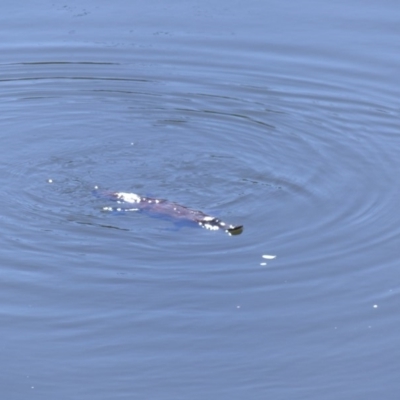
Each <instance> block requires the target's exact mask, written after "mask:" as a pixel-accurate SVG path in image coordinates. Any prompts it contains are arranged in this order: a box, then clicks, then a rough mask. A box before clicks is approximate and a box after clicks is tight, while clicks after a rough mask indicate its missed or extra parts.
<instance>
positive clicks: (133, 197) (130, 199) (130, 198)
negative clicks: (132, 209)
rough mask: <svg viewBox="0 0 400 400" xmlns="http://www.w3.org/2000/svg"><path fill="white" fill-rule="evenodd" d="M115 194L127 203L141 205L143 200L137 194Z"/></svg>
mask: <svg viewBox="0 0 400 400" xmlns="http://www.w3.org/2000/svg"><path fill="white" fill-rule="evenodd" d="M115 194H116V196H117V197H118V198H119V199H121V200H123V201H126V202H127V203H140V200H141V198H140V196H138V195H137V194H135V193H125V192H118V193H115Z"/></svg>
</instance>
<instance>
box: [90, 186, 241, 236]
mask: <svg viewBox="0 0 400 400" xmlns="http://www.w3.org/2000/svg"><path fill="white" fill-rule="evenodd" d="M95 194H96V195H98V196H99V197H103V198H107V199H109V200H113V201H116V202H117V203H118V204H121V206H118V207H103V210H105V211H145V212H149V213H151V214H155V215H160V216H166V217H169V218H172V219H173V220H176V221H177V222H178V221H190V222H193V223H197V224H198V225H200V226H201V227H202V228H205V229H209V230H212V231H216V230H219V229H221V230H223V231H224V232H226V233H228V234H229V235H240V234H241V233H242V232H243V226H241V225H240V226H236V225H229V224H227V223H225V222H223V221H221V220H220V219H218V218H216V217H212V216H211V215H207V214H205V213H203V212H202V211H198V210H192V209H191V208H188V207H185V206H182V205H180V204H177V203H174V202H171V201H168V200H164V199H155V198H152V197H142V196H139V195H138V194H135V193H126V192H97V191H96V192H95ZM130 205H132V206H133V207H132V208H130Z"/></svg>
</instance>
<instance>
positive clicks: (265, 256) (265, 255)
mask: <svg viewBox="0 0 400 400" xmlns="http://www.w3.org/2000/svg"><path fill="white" fill-rule="evenodd" d="M262 258H265V259H267V260H273V259H274V258H276V256H271V255H269V254H263V256H262Z"/></svg>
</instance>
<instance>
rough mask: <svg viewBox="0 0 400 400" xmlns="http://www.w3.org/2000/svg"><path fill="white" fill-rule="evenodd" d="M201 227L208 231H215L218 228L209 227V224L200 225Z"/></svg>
mask: <svg viewBox="0 0 400 400" xmlns="http://www.w3.org/2000/svg"><path fill="white" fill-rule="evenodd" d="M202 226H203V227H204V228H206V229H209V230H210V231H217V230H218V229H219V227H218V226H215V225H210V224H202Z"/></svg>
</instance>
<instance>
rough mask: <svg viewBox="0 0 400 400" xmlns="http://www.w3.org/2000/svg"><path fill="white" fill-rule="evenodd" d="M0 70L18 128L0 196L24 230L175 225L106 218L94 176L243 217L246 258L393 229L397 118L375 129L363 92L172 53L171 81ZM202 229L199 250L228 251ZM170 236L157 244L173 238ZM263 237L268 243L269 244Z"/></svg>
mask: <svg viewBox="0 0 400 400" xmlns="http://www.w3.org/2000/svg"><path fill="white" fill-rule="evenodd" d="M2 72H3V74H2V75H3V78H2V80H1V82H0V84H1V86H2V98H1V101H2V103H3V108H5V109H6V110H5V111H6V112H5V113H4V116H3V117H2V119H1V128H2V131H3V132H13V134H12V135H11V134H10V135H8V136H6V137H4V136H3V140H7V149H8V154H7V155H5V157H4V159H3V163H2V164H3V174H5V175H6V176H7V177H8V178H7V182H6V186H7V188H8V190H7V191H4V192H3V194H2V199H1V201H2V203H3V204H4V205H5V206H6V208H7V210H8V212H7V214H6V215H7V217H4V218H6V223H8V224H9V225H10V226H9V232H11V236H14V237H17V236H20V234H21V232H20V225H21V220H20V218H21V216H22V215H23V219H24V226H25V228H26V229H28V230H29V227H34V228H35V229H46V228H45V227H46V226H47V225H48V226H51V228H49V229H50V230H54V229H55V230H60V231H63V230H64V229H65V226H67V225H68V224H70V223H71V222H72V223H79V224H87V225H91V226H99V227H101V226H107V227H115V228H117V229H122V230H128V231H131V234H132V235H134V236H138V237H143V236H145V237H150V238H151V237H152V235H155V232H158V231H159V229H167V227H166V226H165V224H163V223H161V224H160V223H159V222H155V221H151V222H144V221H142V220H141V219H140V218H142V217H136V216H135V217H129V218H124V219H123V218H113V217H110V216H105V215H103V214H102V213H101V212H100V210H101V209H102V204H100V203H99V201H98V200H96V199H94V198H92V197H91V195H90V192H91V190H92V188H93V187H94V185H98V186H100V187H102V188H107V189H113V190H121V191H132V192H135V193H141V194H146V195H147V194H151V195H155V196H160V197H163V198H168V199H171V200H173V201H177V202H180V203H182V204H186V205H188V206H191V207H195V208H199V209H203V210H205V211H207V212H213V213H214V214H215V213H217V214H218V215H219V216H221V217H226V218H227V219H230V220H233V221H232V222H234V223H240V224H243V225H245V235H243V237H244V239H243V242H241V252H245V253H246V252H256V251H259V250H256V249H260V253H261V254H262V252H264V251H267V252H268V251H274V252H277V253H278V251H281V252H285V251H287V250H285V247H286V246H289V243H290V246H291V247H292V248H294V249H296V253H297V254H301V253H302V257H304V259H309V260H311V259H312V258H313V257H319V256H318V255H316V253H313V252H312V251H309V250H308V251H307V252H306V253H307V254H304V248H305V246H306V247H308V249H315V248H319V249H323V250H321V251H323V253H324V254H336V256H338V253H339V255H342V256H343V255H345V254H347V253H349V252H353V251H359V250H362V249H365V248H366V247H368V246H371V245H374V246H377V245H379V244H381V241H382V240H386V238H387V235H384V234H383V233H384V232H383V230H384V228H383V226H387V225H388V224H389V225H390V215H389V213H388V212H387V210H390V209H393V198H394V197H395V196H396V193H398V185H397V184H395V182H394V181H393V179H392V162H391V160H392V158H393V157H394V154H393V153H391V149H390V146H388V145H387V142H386V141H385V140H391V135H390V124H389V125H386V128H388V129H387V132H385V130H384V129H385V126H384V125H383V128H382V130H381V132H379V135H378V134H376V135H373V134H371V126H370V122H371V119H374V120H375V121H376V123H377V122H379V123H380V122H382V121H381V120H383V119H384V117H385V118H387V115H385V116H384V115H383V113H382V111H381V110H382V108H383V106H382V105H380V104H376V103H374V102H373V101H371V100H369V101H365V100H362V101H360V99H361V98H363V93H362V90H361V89H358V91H357V90H356V89H355V88H346V87H343V85H335V84H333V83H329V84H327V83H326V82H325V81H315V80H314V81H312V80H310V79H308V78H307V79H306V78H304V79H303V80H301V79H300V78H299V79H293V78H289V77H286V76H282V75H273V74H271V75H261V72H260V71H258V75H257V73H256V74H254V72H253V73H252V75H250V74H249V75H248V76H242V77H241V78H239V77H238V76H237V74H234V73H233V74H232V75H230V76H229V75H228V76H226V77H225V79H223V80H221V76H220V75H219V74H218V73H216V72H215V73H214V75H213V74H212V72H213V71H212V70H211V71H210V68H208V69H207V68H204V69H203V70H201V69H199V68H198V67H194V66H192V67H191V66H190V65H187V66H186V68H185V69H184V70H182V71H181V72H180V73H176V70H175V69H174V68H173V65H170V64H169V63H168V60H165V69H164V74H163V76H160V75H157V74H156V73H152V69H151V68H144V67H143V66H142V67H138V65H132V64H129V63H100V62H99V63H97V62H90V61H82V62H51V61H48V62H25V63H20V64H8V65H3V66H2ZM238 79H241V80H242V81H243V83H241V84H239V82H238ZM244 82H245V83H244ZM14 115H15V116H18V118H19V120H17V119H16V118H14V117H13V116H14ZM21 115H23V117H24V118H23V121H21ZM376 166H379V168H377V167H376ZM49 182H51V184H50V183H49ZM10 204H12V205H13V207H12V210H10ZM135 218H136V219H135ZM377 221H385V224H382V225H381V227H379V225H380V224H377ZM55 226H56V227H55ZM35 229H34V230H35ZM71 229H72V230H71V232H74V234H78V236H79V233H78V232H77V231H76V230H74V229H76V228H71ZM385 229H386V228H385ZM71 234H72V233H71ZM174 234H175V235H177V234H178V235H180V234H181V233H179V232H178V233H174ZM104 235H105V236H106V233H104ZM201 235H204V236H201ZM205 235H206V234H205V233H203V232H201V233H196V234H195V237H196V239H195V240H196V241H197V243H198V244H199V249H200V248H201V246H204V244H205V243H207V241H210V242H213V243H208V251H209V252H210V254H212V255H214V256H216V255H218V254H219V253H221V250H220V247H219V245H218V244H216V243H215V241H214V239H210V238H206V236H205ZM100 236H102V234H100ZM165 236H166V239H165V241H162V240H161V241H160V240H159V237H158V236H157V239H154V240H153V241H152V240H151V239H150V244H149V243H147V246H148V248H149V249H152V248H155V247H157V248H160V246H161V248H163V246H164V244H163V243H165V246H166V247H165V248H167V247H168V246H170V245H171V239H170V238H169V239H168V234H166V235H165ZM169 236H171V235H169ZM172 236H173V234H172ZM349 236H351V237H353V238H354V240H353V241H350V242H349V241H348V240H347V241H346V246H344V245H343V244H340V242H341V240H340V238H341V237H347V238H348V237H349ZM305 238H307V239H305ZM104 240H105V239H104ZM192 240H193V239H192ZM221 240H222V239H221ZM172 241H173V240H172ZM265 241H267V242H269V243H270V245H271V247H273V249H263V250H262V251H261V247H262V242H265ZM137 243H138V245H140V241H138V242H137ZM229 248H230V250H231V251H237V250H236V249H234V248H233V247H230V246H229ZM275 249H276V250H275ZM199 251H200V250H199Z"/></svg>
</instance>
